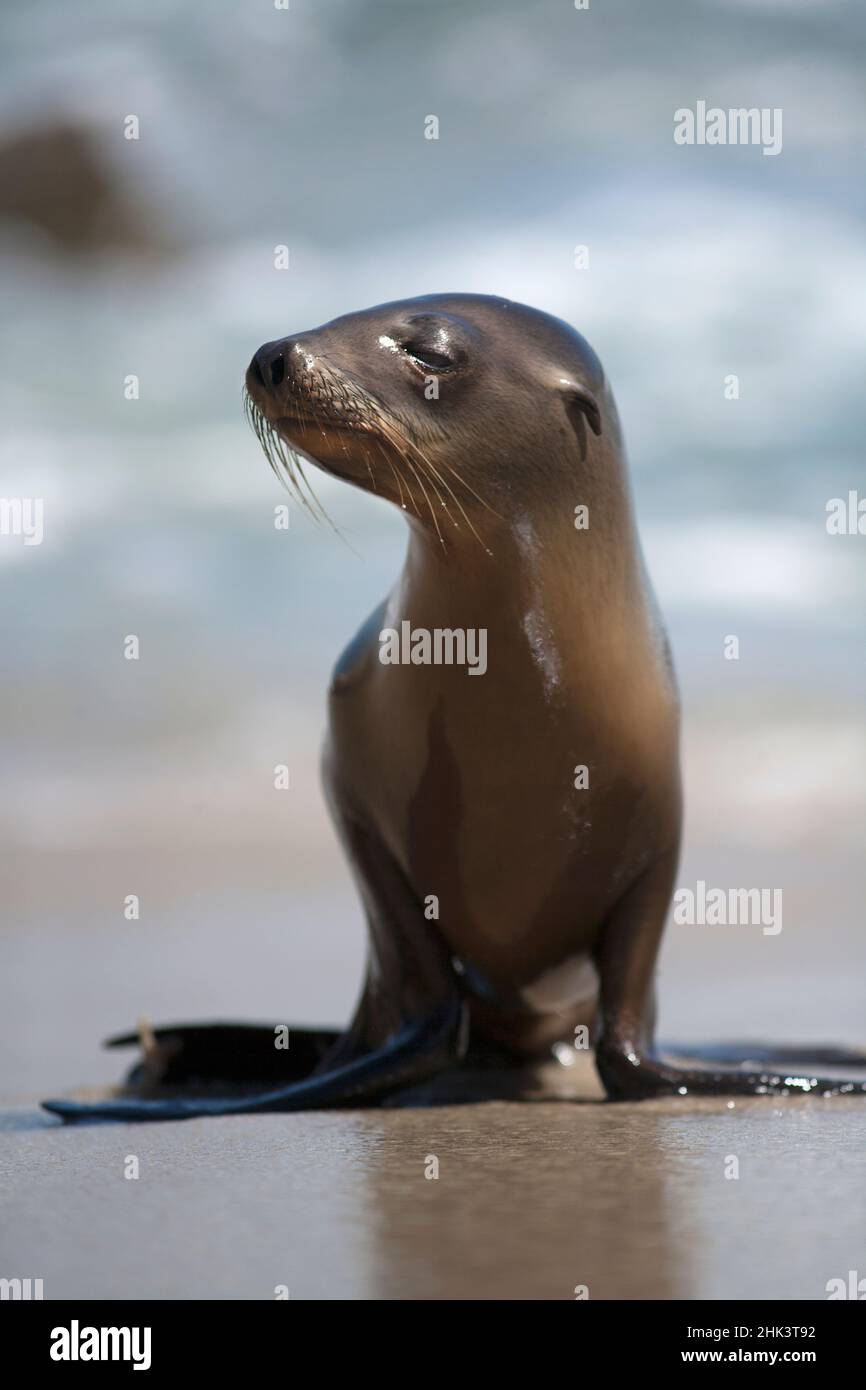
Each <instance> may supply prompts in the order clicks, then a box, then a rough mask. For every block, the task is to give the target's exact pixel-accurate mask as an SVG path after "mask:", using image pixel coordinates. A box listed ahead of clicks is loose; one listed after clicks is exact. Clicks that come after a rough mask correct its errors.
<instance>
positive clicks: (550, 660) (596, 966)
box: [46, 294, 864, 1119]
mask: <svg viewBox="0 0 866 1390" xmlns="http://www.w3.org/2000/svg"><path fill="white" fill-rule="evenodd" d="M246 390H247V393H248V408H249V413H250V416H251V419H252V422H253V424H254V426H255V428H256V431H257V433H258V435H259V438H260V440H261V441H262V443H263V444H264V446H265V450H266V452H267V454H268V457H269V459H270V461H271V463H272V466H273V467H274V468H275V470H276V471H277V472H278V473H280V474H282V475H283V476H284V477H285V479H286V480H287V481H288V483H289V485H290V486H292V487H294V488H295V489H296V490H297V495H298V496H299V497H301V498H302V499H305V498H307V493H306V492H304V491H303V489H304V488H305V485H306V480H305V477H304V474H303V467H302V464H303V461H304V460H306V461H310V462H313V463H315V464H316V465H317V466H318V467H320V468H322V469H325V470H326V471H328V472H329V473H332V474H334V475H336V476H337V477H339V478H341V479H343V480H344V481H346V482H350V483H352V484H354V485H355V486H357V487H361V488H364V489H365V490H367V491H371V492H375V493H377V494H378V495H379V496H381V497H383V498H385V499H387V500H388V501H390V502H392V503H394V504H395V505H397V506H398V507H400V508H401V509H402V510H403V511H404V513H405V515H406V518H407V521H408V524H409V547H408V553H407V557H406V562H405V565H404V568H403V571H402V573H401V575H400V576H399V578H398V580H397V582H396V584H395V586H394V588H393V589H392V591H391V593H390V594H389V596H388V597H387V598H386V599H385V601H384V602H383V603H382V604H381V606H380V607H379V608H378V609H377V610H376V611H375V612H374V613H373V614H372V615H371V617H370V618H369V619H368V621H367V622H366V623H365V624H364V625H363V627H362V628H361V629H360V631H359V632H358V634H357V635H356V637H355V638H354V640H353V641H352V642H351V643H350V644H349V646H348V647H347V648H346V651H345V652H344V653H343V655H342V657H341V658H340V660H339V662H338V664H337V667H336V670H335V672H334V676H333V681H332V685H331V689H330V695H329V730H328V738H327V746H326V751H325V758H324V781H325V788H326V793H327V798H328V802H329V805H330V809H331V812H332V814H333V818H334V822H335V825H336V828H337V830H338V833H339V835H340V838H341V840H342V843H343V846H344V849H345V851H346V853H347V855H348V857H349V860H350V863H351V866H352V869H353V871H354V875H355V878H356V880H357V884H358V888H359V891H360V893H361V896H362V899H363V902H364V907H365V910H366V916H367V921H368V925H369V937H370V942H369V961H368V967H367V972H366V979H365V982H364V987H363V990H362V994H361V998H360V1003H359V1005H358V1007H357V1010H356V1012H355V1016H354V1018H353V1020H352V1022H351V1023H350V1025H349V1027H348V1028H347V1029H346V1031H345V1032H344V1033H342V1034H340V1035H339V1036H337V1035H335V1034H334V1033H326V1032H317V1031H315V1030H298V1031H297V1032H296V1033H294V1034H293V1038H292V1042H291V1045H290V1048H289V1050H288V1051H287V1052H275V1050H274V1034H273V1030H272V1029H269V1028H254V1027H240V1026H238V1027H232V1026H231V1025H225V1024H221V1025H210V1026H207V1027H200V1028H195V1027H188V1026H182V1027H168V1028H164V1029H161V1030H156V1032H155V1034H154V1035H153V1037H152V1038H151V1040H150V1044H149V1053H150V1055H149V1057H148V1058H146V1064H145V1068H144V1071H143V1073H142V1072H140V1073H139V1079H142V1078H143V1079H144V1080H145V1082H147V1081H148V1079H149V1080H150V1083H151V1085H152V1084H153V1081H154V1078H155V1079H156V1081H157V1082H158V1083H160V1084H161V1085H162V1086H163V1087H166V1086H167V1087H170V1088H171V1087H174V1088H176V1089H179V1090H180V1094H179V1095H176V1096H174V1097H172V1098H163V1099H158V1098H152V1099H135V1098H126V1099H118V1100H114V1101H110V1102H107V1103H105V1104H102V1105H97V1104H84V1105H81V1104H79V1105H76V1104H75V1103H74V1102H70V1101H66V1102H63V1101H51V1102H46V1104H47V1107H48V1108H49V1109H50V1110H53V1111H54V1112H56V1113H59V1114H62V1115H63V1116H64V1117H65V1118H67V1119H69V1118H77V1117H81V1116H83V1115H105V1116H117V1117H119V1118H133V1119H161V1118H180V1117H183V1116H187V1115H200V1114H227V1113H234V1112H250V1111H259V1110H293V1109H306V1108H317V1107H322V1106H333V1105H351V1104H356V1105H359V1104H375V1103H377V1102H381V1101H383V1100H385V1099H387V1098H392V1097H394V1096H395V1095H399V1093H400V1092H404V1093H405V1092H406V1090H407V1089H408V1088H411V1087H413V1086H417V1085H418V1083H420V1082H423V1081H424V1079H425V1078H428V1077H431V1076H434V1075H435V1074H436V1073H439V1072H441V1071H442V1070H443V1069H445V1068H447V1067H453V1066H458V1065H460V1063H461V1060H462V1059H465V1058H466V1057H467V1056H469V1055H473V1056H475V1055H477V1054H478V1053H479V1052H480V1051H483V1050H484V1049H487V1050H488V1051H489V1052H492V1053H493V1054H494V1055H495V1056H496V1058H497V1059H498V1062H499V1064H500V1066H501V1065H506V1066H507V1065H512V1066H514V1067H515V1068H518V1067H520V1066H521V1065H522V1064H524V1063H525V1062H526V1060H527V1059H531V1058H534V1057H537V1056H539V1055H543V1054H548V1053H549V1051H550V1049H551V1048H552V1047H554V1046H556V1045H557V1044H562V1043H570V1042H573V1041H574V1038H575V1032H576V1030H577V1029H580V1028H581V1027H586V1028H587V1029H591V1030H592V1036H593V1038H594V1041H595V1057H596V1065H597V1068H598V1072H599V1075H600V1077H601V1080H602V1083H603V1085H604V1089H605V1091H606V1093H607V1095H608V1097H610V1098H611V1099H615V1100H623V1099H640V1098H643V1097H649V1096H658V1095H667V1094H695V1093H698V1094H704V1095H706V1094H740V1095H743V1094H754V1093H758V1094H762V1093H764V1094H766V1093H773V1094H787V1093H789V1092H791V1091H805V1092H808V1091H812V1090H819V1091H833V1092H835V1091H836V1090H838V1089H839V1087H840V1086H844V1087H845V1089H847V1090H852V1089H854V1084H853V1083H850V1082H847V1083H846V1082H842V1081H840V1080H839V1079H838V1078H836V1079H828V1078H818V1077H816V1076H814V1075H813V1074H812V1072H811V1071H808V1072H806V1073H798V1074H792V1072H791V1069H790V1067H789V1065H788V1063H787V1061H786V1060H785V1058H786V1057H790V1050H789V1051H788V1052H787V1053H782V1052H780V1053H779V1054H778V1059H779V1060H778V1068H774V1067H773V1064H772V1060H771V1059H769V1058H767V1057H765V1056H761V1055H760V1054H759V1055H756V1049H755V1048H752V1047H750V1048H749V1049H747V1051H748V1054H749V1056H750V1057H751V1059H752V1063H753V1065H752V1067H746V1068H745V1069H743V1068H742V1067H739V1068H738V1067H736V1066H728V1067H723V1066H721V1065H720V1064H712V1065H710V1066H709V1067H702V1066H694V1065H685V1064H683V1063H682V1061H677V1060H676V1059H675V1058H671V1057H670V1056H666V1057H663V1056H661V1055H659V1053H658V1052H657V1051H656V1049H655V1046H654V1041H653V1037H654V1014H655V1006H654V988H653V980H654V974H655V966H656V959H657V955H658V950H659V945H660V942H661V936H662V930H663V927H664V923H665V918H666V915H667V911H668V906H669V903H670V899H671V894H672V889H673V885H674V880H675V874H676V870H677V862H678V855H679V844H680V826H681V808H682V799H681V792H680V770H679V754H678V746H679V701H678V696H677V687H676V681H675V677H674V671H673V665H672V661H671V654H670V649H669V646H668V642H667V639H666V636H665V632H664V628H663V625H662V622H661V619H660V617H659V613H658V609H657V606H656V603H655V600H654V598H653V594H652V590H651V587H650V583H649V580H648V578H647V574H646V570H645V567H644V562H643V559H642V556H641V549H640V545H639V541H638V536H637V531H636V527H635V520H634V513H633V508H632V502H631V496H630V490H629V483H628V478H627V472H626V463H625V451H624V447H623V440H622V435H621V431H620V425H619V420H618V417H617V411H616V406H615V404H614V398H613V395H612V392H611V390H610V386H609V384H608V381H607V379H606V377H605V374H604V371H603V369H602V366H601V363H600V362H599V360H598V358H597V357H596V355H595V353H594V352H593V350H592V348H591V347H590V346H589V344H588V343H587V342H586V341H585V339H584V338H582V337H581V336H580V335H579V334H578V333H576V332H575V331H574V330H573V329H572V328H570V327H568V326H567V325H566V324H565V323H563V322H561V321H560V320H558V319H555V318H552V317H551V316H549V315H548V314H545V313H541V312H539V311H537V310H535V309H531V308H527V307H526V306H524V305H520V304H514V303H510V302H509V301H508V300H505V299H499V298H493V297H487V296H479V295H461V294H448V295H437V296H428V297H425V298H421V299H414V300H409V301H405V302H400V303H392V304H385V305H382V306H380V307H377V308H374V309H369V310H366V311H364V312H362V313H356V314H349V315H347V316H345V317H342V318H338V319H335V320H334V321H333V322H331V323H327V324H325V325H324V326H323V327H321V328H318V329H315V330H313V331H311V332H305V333H299V334H294V335H292V336H290V337H286V338H282V339H279V340H277V341H274V342H269V343H266V344H265V345H264V346H263V347H261V348H260V349H259V350H258V352H256V354H255V356H254V357H253V360H252V362H251V363H250V366H249V369H248V371H247V374H246ZM310 506H311V507H314V506H315V503H314V502H312V501H310ZM576 523H577V524H576ZM482 633H483V634H484V662H483V668H484V669H483V670H482V669H481V667H482V663H481V661H480V660H478V661H476V662H475V664H474V666H473V664H472V663H471V661H470V650H471V649H474V650H475V652H476V655H478V653H479V652H480V649H481V648H480V640H479V641H477V642H476V643H475V645H474V648H473V644H472V643H471V642H470V636H469V635H470V634H475V636H476V638H479V635H480V634H482ZM437 635H438V636H437ZM461 638H462V641H461ZM437 641H438V646H437ZM437 652H438V657H439V659H438V660H437ZM386 653H387V654H386ZM578 770H582V771H578ZM130 1040H131V1039H130V1038H124V1039H118V1040H115V1041H116V1042H128V1041H130ZM823 1056H824V1059H825V1060H827V1059H829V1060H831V1061H834V1062H838V1063H839V1064H840V1065H842V1064H845V1063H849V1062H852V1061H862V1060H863V1059H862V1057H861V1056H860V1055H859V1054H849V1053H846V1052H842V1051H841V1050H840V1051H837V1052H834V1051H832V1050H831V1051H830V1052H827V1051H826V1050H825V1051H824V1053H823ZM730 1057H731V1054H730V1053H729V1054H728V1059H729V1060H730ZM762 1063H763V1065H761V1064H762ZM756 1066H760V1068H761V1069H760V1070H756V1069H755V1067H756ZM244 1080H247V1081H250V1082H259V1083H262V1084H261V1089H260V1090H259V1091H258V1092H257V1093H255V1094H252V1095H249V1094H242V1095H227V1094H223V1095H220V1096H214V1095H210V1096H204V1097H201V1096H195V1095H192V1094H184V1088H186V1087H190V1086H191V1085H192V1083H193V1082H195V1083H197V1084H198V1083H201V1082H204V1083H212V1084H219V1083H224V1084H226V1083H235V1082H238V1081H244ZM857 1089H858V1090H863V1089H864V1087H863V1085H861V1084H860V1083H857Z"/></svg>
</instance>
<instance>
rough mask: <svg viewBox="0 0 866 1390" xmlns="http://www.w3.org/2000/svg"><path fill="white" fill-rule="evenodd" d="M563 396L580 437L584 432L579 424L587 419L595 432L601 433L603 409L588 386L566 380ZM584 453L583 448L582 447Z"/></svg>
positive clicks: (563, 386)
mask: <svg viewBox="0 0 866 1390" xmlns="http://www.w3.org/2000/svg"><path fill="white" fill-rule="evenodd" d="M562 396H563V399H564V401H565V408H566V410H567V411H568V417H569V419H570V420H571V423H572V424H573V425H574V427H575V429H576V430H577V433H578V438H581V435H582V434H583V433H584V432H583V431H582V430H580V429H578V424H580V425H581V426H582V425H583V421H584V420H586V422H587V424H588V425H589V428H590V429H591V430H592V432H593V434H596V435H599V434H601V409H600V408H599V404H598V401H597V400H596V398H595V396H594V395H593V394H592V392H591V391H590V389H589V387H588V386H583V385H582V384H581V383H580V382H576V381H566V382H563V384H562ZM581 453H583V449H581Z"/></svg>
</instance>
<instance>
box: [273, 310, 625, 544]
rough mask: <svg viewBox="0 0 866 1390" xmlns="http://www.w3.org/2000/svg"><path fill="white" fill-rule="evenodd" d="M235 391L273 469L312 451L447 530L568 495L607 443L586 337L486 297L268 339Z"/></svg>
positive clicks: (611, 435)
mask: <svg viewBox="0 0 866 1390" xmlns="http://www.w3.org/2000/svg"><path fill="white" fill-rule="evenodd" d="M246 392H247V407H248V413H249V415H250V418H251V420H252V423H253V426H254V428H255V429H256V432H257V434H258V435H259V438H260V440H261V441H262V444H263V446H264V448H265V451H266V453H267V454H268V457H269V459H270V461H271V463H272V466H274V468H275V471H278V472H280V471H283V472H285V473H286V474H287V475H288V477H289V479H290V481H292V482H295V483H296V482H297V476H296V473H297V470H298V469H299V467H300V461H301V460H303V459H306V460H309V461H311V462H313V463H315V464H317V465H318V466H319V467H321V468H323V469H325V470H326V471H327V472H329V473H332V474H335V475H336V476H337V477H340V478H342V479H344V480H346V481H347V482H350V483H354V484H355V485H356V486H358V487H362V488H364V489H365V490H366V491H369V492H375V493H378V494H379V495H382V496H384V497H386V498H388V499H389V500H390V501H392V502H395V503H396V504H397V505H398V506H402V507H403V508H404V509H405V510H406V511H407V514H408V515H409V516H410V519H413V520H415V521H417V523H418V524H419V525H421V526H423V527H425V528H429V529H431V530H433V531H434V533H435V534H436V535H437V537H438V538H439V539H441V540H445V541H447V540H449V539H451V538H456V536H457V533H458V532H460V531H461V529H462V530H463V532H464V533H465V532H466V529H467V527H468V529H469V531H471V532H472V533H473V534H475V535H477V534H478V530H479V529H480V525H481V524H483V518H482V516H481V512H482V511H483V510H484V509H487V510H488V511H489V512H491V513H494V514H495V515H497V516H498V517H499V518H500V519H503V518H504V519H505V520H506V521H508V520H513V519H514V518H515V517H516V516H517V515H519V514H520V513H522V512H523V511H525V509H526V508H527V506H533V507H535V508H536V509H537V507H538V506H539V505H540V504H541V503H540V499H546V501H548V502H549V501H556V500H557V499H558V498H560V497H563V498H564V497H566V496H567V497H568V498H569V499H570V498H571V497H572V495H573V493H574V487H575V482H576V480H577V479H579V478H580V476H581V474H586V473H587V472H593V471H595V470H596V469H600V468H603V467H604V466H605V461H606V460H608V461H609V459H610V457H616V456H618V452H619V427H618V423H617V419H616V407H615V405H614V402H613V397H612V395H611V393H610V391H609V389H608V388H607V385H606V382H605V376H604V371H603V369H602V366H601V363H600V362H599V360H598V358H597V357H596V355H595V353H594V352H593V350H592V348H591V347H590V345H589V343H587V342H586V340H585V339H584V338H582V337H581V336H580V334H579V333H576V332H575V331H574V329H572V328H570V327H569V326H568V325H567V324H565V323H563V322H562V321H561V320H560V319H556V318H553V317H552V316H551V315H549V314H545V313H542V312H540V311H539V310H537V309H531V308H528V307H527V306H526V305H522V304H515V303H512V302H511V301H510V300H507V299H500V298H495V297H492V296H487V295H469V294H446V295H427V296H424V297H422V298H419V299H408V300H401V301H397V302H395V303H390V304H381V305H378V306H377V307H376V308H373V309H365V310H363V311H362V312H360V313H355V314H346V315H344V316H342V317H341V318H337V319H333V320H332V321H331V322H330V323H326V324H324V325H323V326H322V327H321V328H315V329H312V330H310V331H308V332H304V333H297V334H291V335H290V336H288V337H286V338H279V339H277V340H275V341H273V342H269V343H265V344H264V345H263V346H262V347H260V348H259V349H258V351H257V352H256V353H255V355H254V357H253V359H252V361H251V363H250V365H249V367H248V369H247V374H246ZM566 490H567V491H566ZM452 528H453V529H452Z"/></svg>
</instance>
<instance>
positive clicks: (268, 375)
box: [251, 343, 286, 387]
mask: <svg viewBox="0 0 866 1390" xmlns="http://www.w3.org/2000/svg"><path fill="white" fill-rule="evenodd" d="M284 348H285V343H265V344H264V346H263V347H260V348H259V350H258V352H257V353H256V355H255V357H254V358H253V360H252V363H251V366H252V372H253V375H254V376H255V377H256V378H257V379H258V381H259V382H260V383H261V385H262V386H266V387H267V386H279V385H280V383H281V382H282V381H283V380H284V379H285V375H286V359H285V357H284V355H283V353H284Z"/></svg>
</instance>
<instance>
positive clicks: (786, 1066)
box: [596, 1040, 866, 1100]
mask: <svg viewBox="0 0 866 1390" xmlns="http://www.w3.org/2000/svg"><path fill="white" fill-rule="evenodd" d="M741 1050H742V1051H743V1054H744V1056H745V1053H746V1052H748V1054H749V1056H748V1061H749V1062H751V1063H752V1064H754V1063H756V1062H758V1064H759V1065H760V1064H761V1063H763V1068H762V1070H760V1071H749V1070H746V1069H744V1068H740V1067H735V1066H723V1065H721V1062H722V1061H723V1060H729V1059H730V1054H729V1058H728V1059H722V1058H718V1057H717V1058H715V1059H713V1058H708V1059H707V1061H708V1065H706V1066H700V1067H687V1066H680V1065H678V1063H677V1062H676V1060H673V1059H669V1058H668V1057H666V1056H664V1055H662V1054H661V1053H660V1052H657V1051H655V1050H654V1049H653V1050H649V1049H645V1050H641V1049H638V1048H637V1047H636V1046H635V1045H633V1044H631V1043H629V1042H623V1043H621V1044H619V1045H614V1044H611V1043H610V1042H609V1041H608V1042H605V1041H604V1040H603V1041H602V1042H601V1043H600V1044H599V1048H598V1051H597V1053H596V1065H597V1067H598V1071H599V1075H600V1077H601V1080H602V1083H603V1085H604V1088H605V1090H606V1092H607V1095H608V1099H609V1100H648V1099H650V1098H652V1097H653V1096H673V1095H681V1096H685V1095H689V1096H792V1095H818V1096H837V1095H866V1079H864V1077H863V1075H861V1076H860V1077H856V1076H853V1075H849V1076H848V1077H844V1076H825V1075H821V1074H820V1073H819V1072H818V1071H815V1070H812V1068H811V1065H810V1063H809V1061H808V1060H806V1059H805V1058H804V1055H803V1054H804V1053H805V1052H807V1051H808V1049H807V1048H796V1049H785V1051H786V1052H789V1054H790V1056H791V1058H792V1060H791V1062H790V1063H786V1058H785V1057H784V1056H781V1057H780V1056H779V1055H778V1054H777V1055H775V1056H774V1057H773V1058H772V1059H770V1058H769V1057H762V1058H760V1059H759V1058H756V1057H755V1055H754V1050H753V1049H740V1048H735V1049H734V1052H735V1053H736V1052H740V1051H741ZM795 1052H796V1053H797V1057H796V1060H795V1061H794V1060H793V1054H794V1053H795ZM823 1053H824V1056H825V1057H827V1056H828V1054H829V1055H830V1056H832V1057H833V1058H834V1059H837V1060H836V1062H835V1064H836V1065H839V1066H841V1065H844V1064H843V1062H842V1061H841V1058H842V1057H843V1056H844V1057H846V1058H852V1059H854V1063H853V1064H854V1065H857V1066H859V1068H860V1070H861V1073H862V1072H864V1070H866V1058H864V1056H863V1054H862V1053H849V1052H845V1051H844V1049H823ZM696 1054H698V1055H703V1051H702V1049H695V1051H694V1052H691V1053H689V1054H688V1055H689V1056H690V1057H694V1056H695V1055H696ZM679 1055H683V1054H679ZM713 1060H715V1061H717V1062H719V1063H720V1065H717V1066H713V1065H711V1063H712V1061H713ZM813 1061H814V1056H813Z"/></svg>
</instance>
